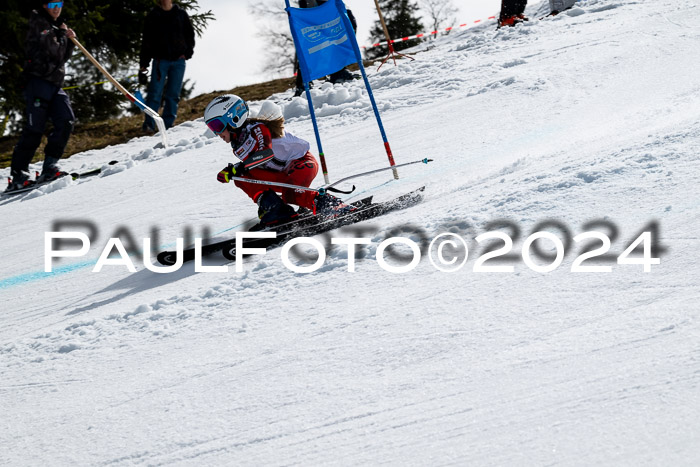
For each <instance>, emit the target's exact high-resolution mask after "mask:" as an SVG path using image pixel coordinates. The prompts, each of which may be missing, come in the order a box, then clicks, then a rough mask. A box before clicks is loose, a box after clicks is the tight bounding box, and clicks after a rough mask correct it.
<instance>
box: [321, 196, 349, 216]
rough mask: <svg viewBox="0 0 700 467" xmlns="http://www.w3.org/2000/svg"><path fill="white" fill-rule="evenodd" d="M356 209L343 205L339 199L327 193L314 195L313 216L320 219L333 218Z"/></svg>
mask: <svg viewBox="0 0 700 467" xmlns="http://www.w3.org/2000/svg"><path fill="white" fill-rule="evenodd" d="M355 209H356V208H355V207H354V206H350V205H348V204H345V203H343V201H342V200H341V199H340V198H336V197H335V196H333V195H329V194H328V193H326V194H324V195H316V198H314V214H316V215H317V216H321V217H328V218H330V217H335V216H337V215H339V214H344V213H347V212H351V211H354V210H355Z"/></svg>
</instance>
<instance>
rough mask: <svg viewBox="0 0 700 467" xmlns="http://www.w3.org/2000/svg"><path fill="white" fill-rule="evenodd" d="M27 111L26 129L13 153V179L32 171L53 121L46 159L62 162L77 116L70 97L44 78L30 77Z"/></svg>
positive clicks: (27, 90) (26, 94)
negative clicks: (34, 161)
mask: <svg viewBox="0 0 700 467" xmlns="http://www.w3.org/2000/svg"><path fill="white" fill-rule="evenodd" d="M24 98H25V100H26V104H27V108H26V111H25V122H24V129H23V130H22V135H21V136H20V138H19V141H18V142H17V144H16V145H15V149H14V152H13V153H12V176H13V177H15V175H18V174H20V172H22V171H24V172H28V171H29V163H30V162H31V161H32V159H33V158H34V154H35V153H36V150H37V148H38V147H39V144H41V137H42V135H43V133H44V129H45V128H46V123H47V121H48V120H51V122H52V123H53V130H51V133H49V137H48V141H47V143H46V147H45V148H44V155H45V156H46V159H47V160H48V159H54V160H58V159H60V158H61V156H62V155H63V151H64V150H65V148H66V144H68V138H70V134H71V131H73V121H74V120H75V115H74V114H73V109H72V108H71V106H70V99H69V98H68V95H67V94H66V93H65V92H64V91H63V89H61V88H60V87H58V86H56V85H55V84H53V83H50V82H48V81H46V80H43V79H41V78H34V77H32V78H30V79H29V81H28V82H27V86H26V87H25V88H24Z"/></svg>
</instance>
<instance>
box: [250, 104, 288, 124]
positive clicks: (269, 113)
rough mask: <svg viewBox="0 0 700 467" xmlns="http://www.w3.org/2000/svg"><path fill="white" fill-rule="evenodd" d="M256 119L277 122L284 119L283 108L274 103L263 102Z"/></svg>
mask: <svg viewBox="0 0 700 467" xmlns="http://www.w3.org/2000/svg"><path fill="white" fill-rule="evenodd" d="M255 118H258V119H260V120H277V119H278V118H283V115H282V108H281V107H280V106H279V105H277V104H275V103H274V102H272V101H263V103H262V105H261V106H260V110H258V113H257V115H256V116H255Z"/></svg>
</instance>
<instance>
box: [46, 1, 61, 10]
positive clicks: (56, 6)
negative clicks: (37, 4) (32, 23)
mask: <svg viewBox="0 0 700 467" xmlns="http://www.w3.org/2000/svg"><path fill="white" fill-rule="evenodd" d="M46 6H47V7H48V8H49V10H51V9H52V8H62V7H63V2H51V3H49V4H47V5H46Z"/></svg>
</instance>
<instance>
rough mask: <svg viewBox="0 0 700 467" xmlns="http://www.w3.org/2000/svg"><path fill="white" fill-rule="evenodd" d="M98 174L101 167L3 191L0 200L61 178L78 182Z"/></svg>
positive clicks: (110, 163) (109, 163)
mask: <svg viewBox="0 0 700 467" xmlns="http://www.w3.org/2000/svg"><path fill="white" fill-rule="evenodd" d="M117 163H119V161H110V162H108V163H107V165H115V164H117ZM100 173H102V168H101V167H97V168H94V169H90V170H86V171H84V172H72V173H66V174H65V175H62V176H61V177H58V178H54V179H53V180H49V181H46V182H42V183H34V184H33V185H30V186H27V187H24V188H20V189H18V190H12V191H5V192H2V193H0V199H7V198H11V197H13V196H16V195H21V194H23V193H28V192H30V191H34V190H36V189H37V188H39V187H42V186H45V185H48V184H50V183H52V182H55V181H56V180H60V179H61V178H63V177H67V176H71V177H72V178H73V180H78V179H81V178H88V177H93V176H95V175H99V174H100Z"/></svg>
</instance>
